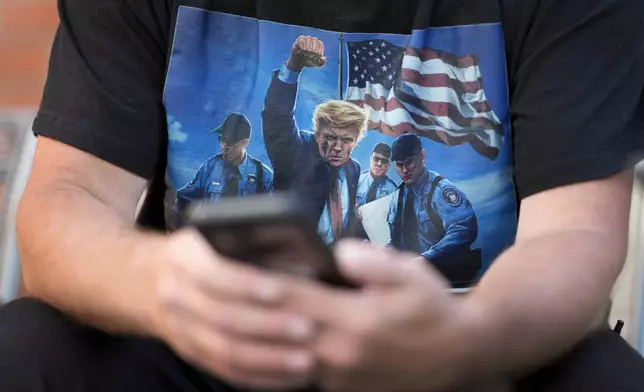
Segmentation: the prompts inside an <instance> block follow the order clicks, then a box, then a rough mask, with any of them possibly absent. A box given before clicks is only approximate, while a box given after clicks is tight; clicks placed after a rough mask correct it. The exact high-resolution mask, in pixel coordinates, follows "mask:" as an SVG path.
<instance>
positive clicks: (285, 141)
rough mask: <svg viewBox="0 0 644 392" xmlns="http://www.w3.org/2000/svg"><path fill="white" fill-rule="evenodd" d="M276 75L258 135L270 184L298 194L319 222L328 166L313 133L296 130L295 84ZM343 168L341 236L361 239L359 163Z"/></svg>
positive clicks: (328, 177)
mask: <svg viewBox="0 0 644 392" xmlns="http://www.w3.org/2000/svg"><path fill="white" fill-rule="evenodd" d="M277 74H278V71H275V72H273V77H272V79H271V82H270V86H269V87H268V91H267V93H266V99H265V101H264V110H263V111H262V132H263V134H264V143H265V144H266V151H267V153H268V157H269V159H270V160H271V164H272V165H273V170H274V175H273V184H274V187H275V190H276V191H279V190H295V191H296V192H298V193H299V194H300V195H301V197H302V200H303V201H304V202H305V203H306V204H307V205H308V206H309V207H310V208H311V211H312V213H314V214H316V217H317V219H319V218H320V216H321V215H322V211H323V210H324V205H325V203H326V201H327V198H328V195H329V191H330V186H331V182H332V181H331V177H332V174H331V167H330V166H329V165H328V164H326V163H325V162H324V161H323V160H322V157H321V156H320V153H319V150H318V144H317V141H316V140H315V135H314V134H313V132H310V131H303V130H300V129H299V128H298V126H297V124H296V123H295V118H294V116H293V112H294V108H295V101H296V98H297V89H298V85H297V84H289V83H284V82H282V81H281V80H280V79H279V78H278V77H277ZM344 168H345V170H346V173H347V181H348V183H349V189H350V191H349V194H350V198H349V203H350V204H349V208H350V214H349V225H348V227H347V228H345V230H344V232H343V235H342V236H343V237H346V236H353V237H354V236H359V237H362V238H364V237H365V235H364V230H363V229H362V225H361V224H360V220H359V219H358V217H357V215H356V211H355V208H354V206H355V202H356V193H357V189H358V180H359V178H360V164H359V163H358V162H357V161H356V160H354V159H353V158H352V159H350V160H349V161H348V162H347V163H346V164H345V165H344Z"/></svg>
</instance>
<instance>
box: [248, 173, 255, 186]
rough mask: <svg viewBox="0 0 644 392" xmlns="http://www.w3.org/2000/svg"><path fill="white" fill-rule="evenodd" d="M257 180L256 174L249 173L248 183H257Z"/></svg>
mask: <svg viewBox="0 0 644 392" xmlns="http://www.w3.org/2000/svg"><path fill="white" fill-rule="evenodd" d="M256 182H257V176H255V175H254V174H249V175H248V183H249V184H251V185H255V183H256Z"/></svg>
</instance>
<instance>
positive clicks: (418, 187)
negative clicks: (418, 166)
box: [411, 168, 429, 195]
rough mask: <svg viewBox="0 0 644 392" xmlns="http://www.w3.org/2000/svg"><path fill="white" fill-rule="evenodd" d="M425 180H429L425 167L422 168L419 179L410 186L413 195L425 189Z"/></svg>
mask: <svg viewBox="0 0 644 392" xmlns="http://www.w3.org/2000/svg"><path fill="white" fill-rule="evenodd" d="M427 181H429V170H427V168H423V174H422V176H420V180H419V181H418V183H417V184H416V185H414V186H413V187H411V190H412V191H413V192H414V194H415V195H418V194H420V193H422V192H423V190H424V189H425V185H427Z"/></svg>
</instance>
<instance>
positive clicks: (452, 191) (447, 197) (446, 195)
mask: <svg viewBox="0 0 644 392" xmlns="http://www.w3.org/2000/svg"><path fill="white" fill-rule="evenodd" d="M441 196H442V197H443V200H444V201H445V203H447V204H449V205H451V206H457V205H459V204H461V194H460V193H458V191H457V190H456V188H454V187H452V186H448V187H445V188H443V190H442V191H441Z"/></svg>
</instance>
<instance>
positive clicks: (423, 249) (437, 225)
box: [387, 134, 481, 283]
mask: <svg viewBox="0 0 644 392" xmlns="http://www.w3.org/2000/svg"><path fill="white" fill-rule="evenodd" d="M425 155H426V152H425V150H424V149H423V148H422V144H421V141H420V138H419V137H418V136H416V135H414V134H404V135H402V136H400V137H399V138H398V139H396V140H395V141H394V143H393V145H392V159H393V161H394V163H395V166H396V171H397V172H398V174H399V175H400V178H402V180H403V182H402V184H401V185H400V186H399V188H398V189H397V190H396V192H395V194H394V196H393V198H392V200H391V204H390V207H389V213H388V217H387V220H388V223H389V229H390V233H391V243H390V246H393V247H395V248H397V249H400V250H405V251H409V252H413V253H416V254H420V255H422V257H424V258H425V259H427V260H428V261H430V262H431V263H432V264H433V265H434V266H435V267H437V268H438V270H439V271H441V272H443V274H444V275H445V276H446V277H447V278H448V280H450V281H451V282H452V283H458V282H466V281H470V280H472V279H474V278H475V276H476V274H477V273H478V271H479V270H480V268H481V253H480V250H479V249H472V248H471V246H472V244H473V242H474V241H475V240H476V238H477V235H478V225H477V219H476V215H475V213H474V210H473V208H472V204H471V203H470V201H469V200H468V199H467V196H466V195H465V194H464V193H463V192H462V191H461V190H459V189H458V188H456V187H455V186H454V185H453V184H451V183H450V182H449V181H448V180H447V179H445V178H443V177H442V176H440V175H439V174H438V173H435V172H433V171H430V170H428V169H427V168H426V167H425V157H426V156H425Z"/></svg>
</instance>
